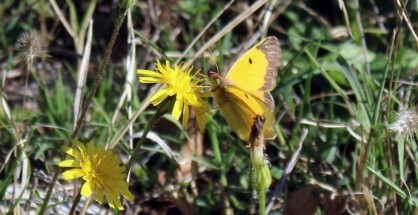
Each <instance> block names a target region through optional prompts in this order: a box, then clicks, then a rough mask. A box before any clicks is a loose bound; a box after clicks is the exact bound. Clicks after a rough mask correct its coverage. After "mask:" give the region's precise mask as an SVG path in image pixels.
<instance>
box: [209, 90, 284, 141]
mask: <svg viewBox="0 0 418 215" xmlns="http://www.w3.org/2000/svg"><path fill="white" fill-rule="evenodd" d="M214 100H215V102H216V103H217V104H218V105H219V109H220V110H221V113H222V115H223V116H224V118H225V120H226V122H227V123H228V125H229V127H231V129H232V130H233V131H234V132H235V133H236V134H237V135H238V137H239V138H241V139H242V140H245V141H248V138H249V136H250V133H251V127H252V126H253V124H254V120H255V118H256V116H262V117H264V118H265V120H266V121H265V122H264V126H263V134H264V138H266V139H274V138H275V137H276V132H275V130H274V123H275V120H274V113H273V109H271V108H270V107H269V106H268V105H267V104H266V103H265V102H263V101H261V100H260V99H258V98H257V97H254V96H253V95H251V94H249V93H246V92H244V91H242V90H241V89H239V88H236V87H233V86H225V87H222V88H219V90H217V91H215V92H214Z"/></svg>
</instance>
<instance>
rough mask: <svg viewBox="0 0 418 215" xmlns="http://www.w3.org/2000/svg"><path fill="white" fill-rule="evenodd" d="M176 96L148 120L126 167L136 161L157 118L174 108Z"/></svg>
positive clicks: (166, 101) (165, 102) (161, 106)
mask: <svg viewBox="0 0 418 215" xmlns="http://www.w3.org/2000/svg"><path fill="white" fill-rule="evenodd" d="M174 101H175V98H174V97H173V98H172V99H169V100H165V101H164V102H163V103H162V104H161V105H160V106H159V108H158V110H157V112H156V113H155V114H154V115H153V116H152V118H151V119H150V121H149V122H148V124H147V126H146V127H145V129H144V132H143V133H142V136H141V139H139V141H138V143H137V144H136V145H135V148H134V150H133V151H132V155H131V157H130V158H129V161H128V163H127V164H126V168H127V169H129V168H130V167H131V164H132V162H133V161H134V159H135V157H136V155H137V154H138V153H139V150H140V149H141V147H142V143H143V142H144V140H145V138H146V137H147V134H148V132H149V131H150V130H151V128H152V126H154V124H155V123H156V122H157V120H158V119H159V118H160V117H162V116H163V115H164V114H166V113H168V111H169V110H171V109H172V108H173V105H174Z"/></svg>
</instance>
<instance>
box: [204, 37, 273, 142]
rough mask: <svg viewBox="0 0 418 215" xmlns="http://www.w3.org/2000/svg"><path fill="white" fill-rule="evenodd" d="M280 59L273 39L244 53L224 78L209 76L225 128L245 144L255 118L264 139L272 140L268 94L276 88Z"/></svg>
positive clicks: (267, 39)
mask: <svg viewBox="0 0 418 215" xmlns="http://www.w3.org/2000/svg"><path fill="white" fill-rule="evenodd" d="M280 56H281V50H280V44H279V41H278V40H277V38H276V37H267V38H265V39H264V40H262V41H261V42H259V43H258V44H256V45H255V46H254V47H252V48H251V49H249V50H248V51H247V52H245V53H244V54H243V55H242V56H241V57H240V58H239V59H238V60H237V61H236V62H235V63H234V64H233V65H232V67H231V68H230V69H229V71H228V73H227V74H226V76H225V77H221V76H220V75H219V74H218V73H214V72H212V73H211V82H212V89H211V91H212V93H213V97H214V100H215V102H216V103H217V105H218V106H219V109H220V111H221V113H222V115H223V116H224V118H225V120H226V122H227V123H228V125H229V126H230V127H231V129H232V130H233V131H234V132H235V133H236V134H237V135H238V137H239V138H241V139H242V140H244V141H248V138H249V136H250V132H251V127H252V126H253V124H254V122H255V119H256V117H262V118H263V119H264V120H265V122H264V127H263V135H264V138H266V139H274V138H275V137H276V132H275V130H274V127H273V126H274V123H275V119H274V112H273V111H274V100H273V97H272V96H271V94H270V91H271V90H273V89H274V87H275V86H276V77H277V71H278V67H279V62H280ZM217 79H218V80H219V81H217Z"/></svg>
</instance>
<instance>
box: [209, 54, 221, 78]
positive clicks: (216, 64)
mask: <svg viewBox="0 0 418 215" xmlns="http://www.w3.org/2000/svg"><path fill="white" fill-rule="evenodd" d="M208 51H209V54H210V57H211V58H212V61H213V62H215V66H216V72H217V73H218V74H219V67H218V62H216V58H215V55H214V54H213V52H212V50H211V49H208ZM210 73H214V72H212V71H211V72H210Z"/></svg>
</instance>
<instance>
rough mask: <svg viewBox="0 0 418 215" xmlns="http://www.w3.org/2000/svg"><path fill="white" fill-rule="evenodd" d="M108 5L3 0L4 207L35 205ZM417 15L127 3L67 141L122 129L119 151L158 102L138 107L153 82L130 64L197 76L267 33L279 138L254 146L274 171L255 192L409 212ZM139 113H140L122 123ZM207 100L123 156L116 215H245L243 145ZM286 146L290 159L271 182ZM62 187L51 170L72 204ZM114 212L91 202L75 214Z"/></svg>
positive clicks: (309, 6)
mask: <svg viewBox="0 0 418 215" xmlns="http://www.w3.org/2000/svg"><path fill="white" fill-rule="evenodd" d="M256 4H260V7H259V9H257V10H254V11H249V9H251V8H252V6H253V5H256ZM120 7H121V3H120V2H118V1H116V0H114V1H108V0H103V1H97V0H92V1H71V0H66V1H64V0H59V1H58V0H49V1H47V0H25V1H14V0H2V1H1V2H0V20H1V21H0V68H1V73H0V77H1V80H2V81H1V105H0V122H1V123H0V160H1V163H2V165H1V168H0V199H1V200H0V213H2V214H5V213H16V214H28V213H32V212H36V211H39V207H40V205H41V204H42V202H43V199H44V197H45V194H46V191H47V188H48V185H49V183H50V182H51V177H52V176H53V174H54V172H55V171H56V170H55V169H54V167H55V166H56V164H57V162H58V161H60V160H62V159H63V158H64V154H63V153H62V151H60V147H61V146H63V145H64V144H66V143H68V142H69V141H70V140H71V136H72V132H73V130H74V128H75V122H76V118H75V117H74V116H75V115H78V114H79V112H80V110H81V107H83V105H84V104H85V100H86V98H87V97H88V92H89V91H90V90H91V89H92V87H93V85H94V84H93V82H94V80H95V77H96V75H97V74H98V71H99V68H100V65H103V62H104V61H103V59H104V57H105V55H104V53H105V52H106V47H107V46H108V44H109V42H110V41H111V35H112V31H113V30H114V28H115V24H116V23H117V20H118V17H119V16H120ZM417 11H418V5H417V2H416V1H403V0H399V1H375V0H365V1H359V0H346V1H343V0H323V1H310V0H308V1H299V0H296V1H291V0H282V1H234V2H232V4H230V5H227V2H224V1H211V0H167V1H163V0H158V1H140V0H137V1H136V2H135V3H134V5H133V6H132V7H130V9H129V11H128V12H127V16H126V18H125V20H124V22H123V23H122V26H121V28H120V30H119V35H118V37H117V38H116V40H115V45H114V47H113V49H112V53H111V58H110V60H109V64H108V67H107V68H106V69H105V70H104V74H103V76H102V77H101V78H102V82H101V84H100V86H99V88H98V91H97V93H96V94H95V96H94V99H93V101H92V103H91V104H90V105H89V106H88V112H87V115H86V118H85V119H84V124H83V126H82V127H81V132H80V135H79V139H80V141H83V142H87V141H88V140H90V139H94V140H95V142H96V143H98V144H105V143H109V142H110V140H112V139H114V138H115V137H116V136H117V134H118V133H119V132H120V131H121V129H122V128H123V127H125V126H126V125H131V127H130V130H129V132H128V134H126V135H125V136H123V138H122V139H121V141H120V142H118V146H117V147H116V149H115V150H116V152H117V153H118V154H119V155H120V156H121V158H122V160H123V161H124V162H126V161H127V157H128V156H129V147H130V146H132V144H134V143H135V142H136V139H138V137H140V136H141V131H142V129H143V128H144V126H145V125H146V124H147V122H148V121H147V120H148V119H149V118H150V116H151V115H152V114H153V113H154V112H155V108H153V107H152V106H149V105H148V104H149V95H150V93H152V92H153V88H152V87H151V88H150V86H149V85H144V84H139V83H138V81H137V77H136V74H135V71H136V69H137V68H141V69H152V68H154V63H155V59H160V60H161V61H164V60H171V61H172V62H175V61H176V60H190V59H193V60H194V61H193V62H192V63H193V65H194V69H195V70H198V69H200V71H201V74H203V75H208V73H209V71H214V70H216V67H215V66H214V61H216V63H217V65H218V67H219V70H220V71H221V72H225V71H227V70H228V68H229V66H230V65H231V64H232V63H233V62H234V60H235V59H236V58H237V57H238V56H239V55H240V54H242V52H243V51H245V50H247V49H248V48H249V47H251V45H253V44H254V43H255V42H256V41H259V40H261V39H262V38H263V37H264V36H266V35H267V36H276V37H277V38H278V39H279V41H280V43H281V49H282V59H281V66H280V73H279V76H278V79H277V87H276V88H275V89H274V90H273V91H272V95H273V97H274V99H275V101H276V107H275V113H276V118H277V124H276V130H277V132H278V134H279V135H278V138H276V139H275V140H272V141H268V142H267V144H266V149H265V152H266V156H267V157H268V159H269V161H270V164H271V171H272V176H273V183H272V185H271V187H270V189H269V191H268V192H267V197H268V198H269V199H271V198H272V197H275V199H274V201H272V207H271V210H270V214H314V213H317V214H353V213H354V214H357V213H358V214H418V210H417V206H418V199H417V194H418V183H417V182H418V174H417V168H418V163H417V158H418V148H417V144H416V140H415V139H416V138H415V133H416V131H417V129H418V117H417V113H416V109H415V105H416V101H417V96H416V95H417V94H416V93H417V89H416V88H417V86H416V85H417V84H416V81H417V79H418V75H417V66H418V52H417V45H418V37H417V36H416V33H415V32H416V31H417V23H418V22H417V18H418V17H417ZM240 16H245V19H243V21H242V22H235V21H233V20H234V19H235V18H236V17H240ZM231 23H236V24H237V25H236V26H232V25H231ZM89 25H90V26H91V28H90V27H89ZM206 26H208V27H207V28H205V27H206ZM219 32H225V35H221V36H219ZM264 34H265V35H264ZM194 39H197V40H196V42H195V43H194V42H192V41H193V40H194ZM190 44H192V46H191V47H190V49H186V48H187V47H188V46H189V45H190ZM205 45H209V47H208V48H210V50H211V53H209V52H207V50H203V49H202V48H203V47H205ZM205 48H206V47H205ZM200 50H203V51H206V52H205V53H204V55H203V56H199V55H196V53H198V52H199V51H200ZM181 57H183V58H182V59H180V58H181ZM195 57H196V58H195ZM84 75H85V76H84ZM255 75H256V74H255ZM83 77H86V78H85V80H83ZM80 89H83V90H82V91H81V90H80ZM78 90H80V91H78ZM81 101H83V102H81ZM208 101H210V102H212V100H211V99H210V98H208ZM137 110H143V112H141V114H140V116H139V118H138V119H137V120H136V121H135V122H134V123H132V124H130V123H129V119H130V118H131V116H132V113H133V112H136V111H137ZM213 112H215V113H216V114H215V115H214V116H213V118H212V119H211V120H210V122H209V124H208V125H207V128H206V132H205V133H204V134H201V133H199V132H198V131H197V130H196V129H195V125H194V124H193V123H189V126H188V128H182V126H181V123H179V122H177V121H175V120H173V118H172V117H171V116H168V115H167V116H165V117H164V119H161V120H159V121H158V123H157V124H156V125H155V126H154V127H153V129H152V132H151V134H152V136H151V137H150V139H149V140H147V141H146V143H145V145H144V147H143V150H142V151H141V153H140V156H139V157H138V159H137V160H136V162H135V163H134V165H133V166H132V173H131V174H132V175H131V180H130V182H129V184H130V188H131V192H132V193H134V195H135V201H134V202H125V205H126V209H125V211H124V212H121V213H125V214H232V213H235V214H256V213H257V211H258V210H257V200H256V196H255V195H254V193H253V192H252V189H251V187H250V175H249V173H250V168H251V167H250V163H249V154H248V152H247V149H246V143H244V142H242V141H241V140H239V139H238V138H237V137H236V136H235V134H233V133H232V132H231V130H230V129H229V128H228V126H227V125H226V123H225V121H224V120H223V119H222V117H221V116H220V114H219V113H217V112H218V110H217V108H216V107H215V106H214V108H213ZM191 122H192V121H191ZM303 129H305V130H307V131H308V134H307V136H306V138H304V137H303V136H302V130H303ZM129 135H132V136H133V137H134V139H130V138H129ZM298 142H303V148H302V150H301V151H300V153H299V154H298V153H296V154H295V155H299V157H298V158H299V159H298V160H297V162H296V165H295V167H294V169H293V170H292V171H291V172H290V174H288V175H287V180H286V184H285V188H284V190H283V191H282V192H275V189H276V188H277V186H278V185H279V184H280V180H281V179H282V176H283V175H284V170H285V168H286V166H287V165H288V164H289V162H290V158H291V156H292V154H293V153H295V150H296V148H297V144H298ZM157 143H158V144H157ZM164 145H167V146H168V147H169V148H170V149H166V150H163V149H162V148H161V146H164ZM167 152H172V153H173V156H174V158H175V159H174V158H173V157H170V155H169V154H168V153H167ZM176 160H177V162H179V163H180V165H179V164H177V163H176ZM73 189H74V185H73V184H71V183H68V182H66V181H63V180H61V179H59V180H58V182H57V185H56V187H55V188H54V190H53V193H52V198H51V200H50V202H49V205H50V206H51V207H50V208H49V209H48V210H49V211H50V212H51V213H53V212H55V213H58V214H63V213H66V212H67V213H68V208H69V207H70V206H71V199H72V196H73V191H72V190H73ZM83 201H84V200H82V202H83ZM82 202H81V203H82ZM81 203H80V204H81ZM112 212H114V213H118V212H117V211H112V210H109V208H108V207H107V205H99V204H97V203H92V204H91V205H90V206H89V208H88V210H87V213H90V214H99V213H102V214H104V213H112Z"/></svg>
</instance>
